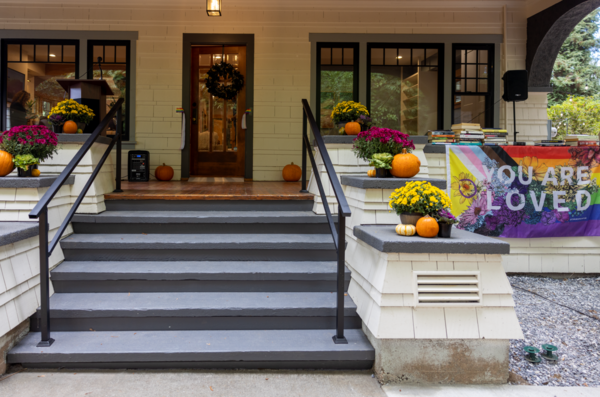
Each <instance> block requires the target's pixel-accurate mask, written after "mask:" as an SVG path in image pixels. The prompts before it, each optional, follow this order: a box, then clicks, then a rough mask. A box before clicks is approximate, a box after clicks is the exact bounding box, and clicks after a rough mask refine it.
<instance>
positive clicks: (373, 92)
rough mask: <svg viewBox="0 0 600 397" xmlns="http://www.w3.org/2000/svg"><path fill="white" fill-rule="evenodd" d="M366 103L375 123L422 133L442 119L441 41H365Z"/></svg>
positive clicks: (442, 48) (416, 133) (442, 51)
mask: <svg viewBox="0 0 600 397" xmlns="http://www.w3.org/2000/svg"><path fill="white" fill-rule="evenodd" d="M367 50H368V58H367V65H368V70H367V74H368V75H367V88H368V95H367V100H368V102H367V106H368V108H369V111H370V113H371V117H372V118H373V121H374V123H375V124H376V125H377V126H379V127H385V128H391V129H394V130H399V131H402V132H404V133H406V134H409V135H425V134H427V131H429V130H434V129H439V128H441V127H442V123H443V112H442V108H443V77H444V74H443V64H444V45H443V44H435V43H431V44H430V43H427V44H397V43H394V44H392V43H380V44H377V43H371V44H368V45H367Z"/></svg>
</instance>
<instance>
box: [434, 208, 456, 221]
mask: <svg viewBox="0 0 600 397" xmlns="http://www.w3.org/2000/svg"><path fill="white" fill-rule="evenodd" d="M435 219H436V220H437V221H438V222H442V223H448V224H450V225H454V224H455V223H458V219H456V217H455V216H454V215H452V212H450V211H449V210H447V209H446V208H442V209H441V210H439V211H438V213H437V214H436V216H435Z"/></svg>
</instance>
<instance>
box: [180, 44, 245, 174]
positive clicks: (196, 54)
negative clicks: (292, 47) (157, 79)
mask: <svg viewBox="0 0 600 397" xmlns="http://www.w3.org/2000/svg"><path fill="white" fill-rule="evenodd" d="M223 59H224V61H225V62H227V63H229V64H231V65H233V66H234V67H235V68H236V69H237V70H238V71H239V72H240V73H241V74H242V75H243V76H244V81H246V47H245V46H224V47H223V46H194V47H192V89H191V93H192V95H191V103H190V109H191V112H192V114H191V117H190V119H191V131H192V137H191V138H192V139H191V156H190V160H191V164H190V171H191V172H190V174H191V175H193V176H219V177H244V161H245V157H246V153H245V146H246V145H245V141H244V138H245V135H246V134H245V129H243V128H242V127H243V126H242V117H243V115H244V112H245V111H246V85H245V83H244V87H243V88H242V90H241V91H239V93H238V94H237V96H236V97H235V98H233V99H222V98H219V97H217V96H213V95H211V94H210V93H209V92H208V90H207V88H206V84H205V83H206V73H207V72H208V71H209V69H210V68H211V67H212V66H213V65H215V64H218V63H221V61H222V60H223ZM221 83H222V84H225V85H228V84H231V81H225V80H221Z"/></svg>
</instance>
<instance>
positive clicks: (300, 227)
mask: <svg viewBox="0 0 600 397" xmlns="http://www.w3.org/2000/svg"><path fill="white" fill-rule="evenodd" d="M72 225H73V229H74V231H75V233H78V234H141V233H147V234H328V233H329V234H330V233H331V230H330V229H329V225H327V224H324V223H323V224H294V223H288V224H281V223H278V224H271V223H250V224H249V223H217V224H215V223H196V224H193V223H179V224H177V223H79V222H74V223H72Z"/></svg>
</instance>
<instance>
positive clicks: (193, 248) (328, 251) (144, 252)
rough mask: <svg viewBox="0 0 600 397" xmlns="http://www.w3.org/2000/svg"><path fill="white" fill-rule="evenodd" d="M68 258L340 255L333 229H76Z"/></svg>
mask: <svg viewBox="0 0 600 397" xmlns="http://www.w3.org/2000/svg"><path fill="white" fill-rule="evenodd" d="M60 244H61V247H62V249H63V252H64V254H65V258H66V259H67V260H69V261H132V260H133V261H144V260H145V261H197V260H203V261H227V260H230V261H289V260H291V261H335V260H337V254H336V251H335V245H334V243H333V237H332V236H331V234H73V235H71V236H69V237H67V238H65V239H63V240H61V242H60Z"/></svg>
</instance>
